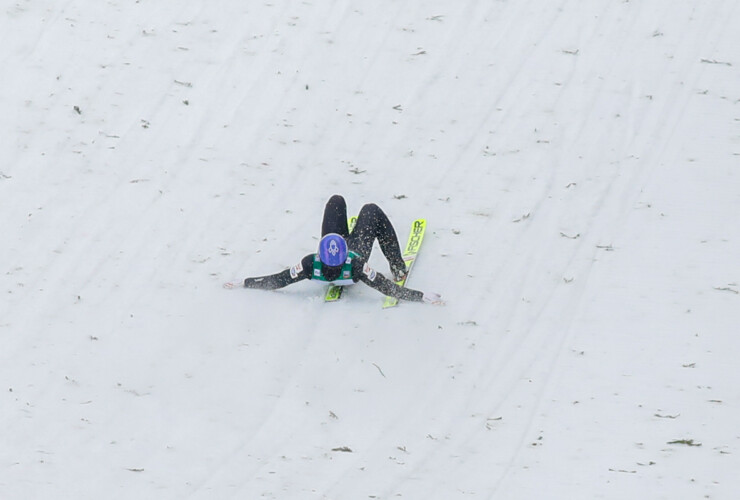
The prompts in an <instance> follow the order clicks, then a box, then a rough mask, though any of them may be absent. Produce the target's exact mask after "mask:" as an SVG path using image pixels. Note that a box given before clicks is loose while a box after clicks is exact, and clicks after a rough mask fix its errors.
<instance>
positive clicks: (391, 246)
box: [224, 195, 442, 304]
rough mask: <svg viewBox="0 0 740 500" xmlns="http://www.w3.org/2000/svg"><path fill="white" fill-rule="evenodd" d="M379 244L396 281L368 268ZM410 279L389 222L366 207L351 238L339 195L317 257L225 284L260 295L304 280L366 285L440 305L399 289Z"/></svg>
mask: <svg viewBox="0 0 740 500" xmlns="http://www.w3.org/2000/svg"><path fill="white" fill-rule="evenodd" d="M376 239H377V240H378V244H379V245H380V250H381V251H382V252H383V255H384V256H385V258H386V259H387V260H388V263H389V264H390V268H391V274H392V275H393V280H390V279H388V278H386V277H385V276H383V275H382V274H381V273H379V272H376V271H375V270H374V269H372V268H371V267H370V266H369V265H368V260H369V258H370V252H371V251H372V249H373V243H375V240H376ZM405 274H406V264H405V263H404V261H403V257H402V256H401V247H400V245H399V243H398V236H397V235H396V231H395V229H394V228H393V225H392V224H391V221H390V220H389V219H388V216H387V215H386V214H385V212H383V210H381V209H380V207H378V206H377V205H375V204H374V203H369V204H367V205H365V206H363V207H362V209H361V210H360V213H359V215H358V216H357V223H356V225H355V227H354V229H353V230H352V233H350V232H349V227H348V225H347V204H346V202H345V201H344V198H343V197H341V196H339V195H334V196H332V197H331V198H330V199H329V201H328V202H327V203H326V207H325V209H324V218H323V221H322V223H321V241H320V242H319V251H318V253H312V254H308V255H306V256H305V257H303V259H301V261H300V262H299V263H298V264H296V265H294V266H293V267H291V268H290V269H285V270H284V271H281V272H279V273H277V274H271V275H268V276H260V277H255V278H246V279H245V280H244V281H243V282H241V281H233V282H229V283H226V284H225V285H224V286H225V287H226V288H236V287H240V286H242V284H243V286H244V287H246V288H258V289H261V290H277V289H278V288H283V287H285V286H288V285H291V284H293V283H297V282H299V281H302V280H306V279H308V280H318V281H322V282H326V283H330V284H334V285H353V284H355V283H357V282H358V281H362V282H363V283H365V284H366V285H369V286H371V287H372V288H374V289H376V290H378V291H379V292H381V293H383V294H385V295H388V296H391V297H395V298H397V299H401V300H409V301H414V302H427V303H431V304H441V303H442V300H441V297H440V296H439V295H438V294H436V293H423V292H420V291H418V290H412V289H411V288H405V287H401V286H398V285H397V284H396V283H395V281H398V280H400V279H402V278H403V277H404V275H405Z"/></svg>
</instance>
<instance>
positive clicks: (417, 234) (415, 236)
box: [383, 219, 427, 309]
mask: <svg viewBox="0 0 740 500" xmlns="http://www.w3.org/2000/svg"><path fill="white" fill-rule="evenodd" d="M426 230H427V220H426V219H416V220H415V221H414V222H413V223H412V224H411V233H410V234H409V240H408V242H407V243H406V249H405V250H404V251H403V261H404V262H405V263H406V275H405V276H404V277H403V279H402V280H399V281H396V285H398V286H405V285H406V281H407V280H408V279H409V275H410V274H411V268H412V267H413V266H414V262H415V261H416V256H417V255H418V254H419V248H421V242H422V241H424V233H425V232H426ZM396 305H398V299H397V298H395V297H388V296H386V297H385V299H384V301H383V309H387V308H389V307H394V306H396Z"/></svg>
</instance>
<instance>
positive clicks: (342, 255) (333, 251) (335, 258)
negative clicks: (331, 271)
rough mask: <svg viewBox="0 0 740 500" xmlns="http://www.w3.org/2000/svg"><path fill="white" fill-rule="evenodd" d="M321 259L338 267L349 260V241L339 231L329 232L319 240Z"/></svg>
mask: <svg viewBox="0 0 740 500" xmlns="http://www.w3.org/2000/svg"><path fill="white" fill-rule="evenodd" d="M319 259H320V260H321V262H323V263H324V264H326V265H327V266H330V267H337V266H341V265H342V264H344V261H345V260H347V242H346V241H344V238H342V237H341V236H340V235H338V234H337V233H329V234H327V235H325V236H324V237H323V238H321V241H320V242H319Z"/></svg>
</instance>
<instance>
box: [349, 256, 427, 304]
mask: <svg viewBox="0 0 740 500" xmlns="http://www.w3.org/2000/svg"><path fill="white" fill-rule="evenodd" d="M357 266H358V269H357V271H356V272H357V273H358V276H359V277H360V281H362V282H363V283H365V284H366V285H368V286H370V287H372V288H374V289H376V290H377V291H379V292H380V293H382V294H383V295H389V296H391V297H395V298H397V299H399V300H409V301H412V302H423V301H424V293H423V292H420V291H419V290H414V289H411V288H406V287H403V286H398V285H397V284H396V283H395V282H394V281H391V280H389V279H388V278H386V277H385V276H383V275H382V274H380V273H379V272H376V271H375V270H374V269H372V268H370V267H369V266H368V265H367V264H366V263H364V262H357Z"/></svg>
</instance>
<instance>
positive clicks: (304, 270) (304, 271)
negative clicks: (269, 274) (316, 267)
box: [290, 253, 316, 280]
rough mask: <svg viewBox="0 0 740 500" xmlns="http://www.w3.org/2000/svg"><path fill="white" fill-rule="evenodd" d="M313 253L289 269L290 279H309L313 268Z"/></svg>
mask: <svg viewBox="0 0 740 500" xmlns="http://www.w3.org/2000/svg"><path fill="white" fill-rule="evenodd" d="M315 256H316V254H315V253H310V254H308V255H306V256H305V257H303V258H302V259H301V260H300V261H299V262H298V264H296V265H294V266H292V267H291V268H290V277H291V278H293V279H294V280H295V279H299V278H308V279H311V274H312V273H311V269H312V268H313V261H314V258H315Z"/></svg>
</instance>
